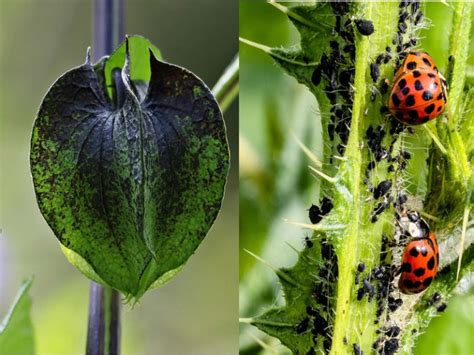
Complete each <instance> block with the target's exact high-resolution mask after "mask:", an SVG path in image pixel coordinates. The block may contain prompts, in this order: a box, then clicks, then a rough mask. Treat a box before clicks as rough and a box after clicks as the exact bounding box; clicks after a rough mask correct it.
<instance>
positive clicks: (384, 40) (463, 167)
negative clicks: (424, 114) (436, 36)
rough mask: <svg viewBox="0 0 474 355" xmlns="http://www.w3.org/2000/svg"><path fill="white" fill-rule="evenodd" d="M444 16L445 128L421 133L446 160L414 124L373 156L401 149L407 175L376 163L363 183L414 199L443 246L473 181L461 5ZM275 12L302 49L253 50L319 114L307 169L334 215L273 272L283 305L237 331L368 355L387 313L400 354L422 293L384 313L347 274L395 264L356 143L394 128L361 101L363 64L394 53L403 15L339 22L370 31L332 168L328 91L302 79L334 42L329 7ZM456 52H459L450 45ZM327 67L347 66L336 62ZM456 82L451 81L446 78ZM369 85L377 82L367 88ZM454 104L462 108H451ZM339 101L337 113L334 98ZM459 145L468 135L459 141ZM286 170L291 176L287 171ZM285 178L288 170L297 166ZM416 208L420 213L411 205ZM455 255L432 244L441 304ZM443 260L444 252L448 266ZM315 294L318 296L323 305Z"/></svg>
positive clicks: (387, 72)
mask: <svg viewBox="0 0 474 355" xmlns="http://www.w3.org/2000/svg"><path fill="white" fill-rule="evenodd" d="M275 6H276V7H277V5H275ZM453 8H454V16H453V23H452V24H451V23H450V24H449V25H450V26H452V33H451V36H452V37H451V38H452V40H451V42H450V43H451V48H450V54H451V55H452V58H453V59H452V60H453V63H454V65H453V66H452V73H450V76H448V80H451V81H453V84H452V85H451V86H450V92H449V97H450V99H449V103H448V107H447V110H446V115H447V116H448V124H446V122H445V120H443V118H440V119H438V122H437V124H436V125H435V124H433V123H430V124H429V125H428V126H429V129H430V130H431V131H433V129H436V132H435V133H432V136H434V137H435V138H437V139H438V140H439V141H441V144H442V145H443V148H445V149H446V151H447V153H442V150H441V149H442V148H440V145H439V144H438V145H437V144H435V143H434V142H433V140H432V138H431V135H429V134H428V133H427V131H426V129H425V128H424V127H417V128H416V129H415V135H410V134H407V133H406V132H405V133H402V134H400V135H398V134H385V136H384V137H383V140H382V147H388V146H391V145H392V146H393V155H392V156H401V152H402V151H408V152H409V153H410V155H411V157H412V159H411V161H410V163H409V164H408V167H407V169H406V170H405V171H402V170H403V169H402V168H400V171H399V172H401V174H399V172H397V173H395V174H393V173H391V172H389V171H388V170H387V168H388V165H389V163H388V162H386V161H384V160H382V161H380V162H377V163H376V164H375V168H374V169H373V171H372V173H371V174H370V176H369V177H368V183H369V184H370V185H371V186H377V185H378V183H380V182H381V181H385V180H389V181H391V182H392V186H394V187H395V186H396V193H395V195H394V196H393V197H394V198H396V197H397V192H399V191H404V192H409V193H410V194H411V195H412V196H411V197H412V198H413V201H411V202H413V203H414V204H415V207H411V208H416V209H420V210H423V209H424V210H425V211H427V212H428V213H430V214H431V215H434V216H436V217H437V218H438V219H437V220H436V222H432V221H430V224H431V227H432V228H433V229H434V230H435V231H436V233H437V234H438V235H439V239H441V240H442V241H445V240H446V241H447V240H448V239H453V238H456V237H457V236H458V235H460V226H461V219H462V216H463V213H464V211H465V209H466V208H469V207H470V202H469V196H470V191H471V190H472V186H470V185H469V184H468V181H469V179H470V178H471V175H472V172H471V166H470V165H469V160H470V159H472V158H471V157H472V153H473V152H472V146H471V147H470V145H471V143H469V142H470V139H468V138H467V137H470V135H471V134H472V122H473V121H472V120H469V117H470V116H471V115H472V111H473V110H472V106H471V103H470V102H471V101H470V99H469V97H468V96H465V95H466V92H465V90H464V76H465V72H464V71H463V68H465V62H466V58H467V55H466V53H467V52H466V51H467V48H468V46H466V45H464V44H465V43H468V42H469V23H468V22H469V20H470V18H471V17H470V12H469V11H470V5H469V4H456V5H453ZM280 10H282V12H284V13H285V14H286V15H287V16H288V17H289V19H290V20H291V21H292V22H293V24H294V25H295V27H296V29H297V30H298V32H299V35H300V39H301V44H300V46H295V47H292V48H289V49H281V48H273V49H268V48H266V47H264V46H261V45H256V47H257V48H260V49H263V50H264V51H265V52H267V53H268V54H269V55H270V56H271V57H272V58H273V59H274V60H275V61H276V62H277V63H278V64H279V65H280V66H281V67H282V68H283V69H284V70H285V72H286V73H288V74H290V75H291V76H293V77H294V78H295V79H296V80H297V81H298V82H299V83H302V84H304V85H305V86H306V87H307V88H308V89H309V90H310V91H311V92H312V93H313V94H314V96H315V97H316V99H317V100H318V105H319V109H320V111H321V115H320V116H319V117H318V115H316V118H313V119H314V120H316V119H320V120H321V126H322V134H321V136H320V137H318V138H322V139H323V146H324V152H323V158H322V159H321V160H322V163H323V164H321V163H319V164H318V162H317V161H314V160H313V161H312V163H313V164H314V165H315V167H316V168H315V169H313V171H315V172H317V173H318V174H319V175H320V176H323V178H324V180H323V182H322V190H323V192H324V194H321V197H322V196H328V197H330V198H331V199H332V200H333V203H334V209H333V210H332V211H331V212H330V213H329V214H328V215H327V216H325V217H324V219H323V221H322V222H321V223H319V224H317V225H315V226H312V227H311V226H309V228H310V229H314V230H315V231H314V232H313V235H312V237H311V240H312V241H313V243H314V247H312V248H305V249H303V250H302V251H301V252H299V257H298V261H297V263H296V264H295V265H294V266H293V267H292V268H282V269H279V270H277V271H276V273H277V276H278V279H279V281H280V284H281V285H282V293H283V296H284V298H285V303H284V304H283V305H280V304H277V305H276V306H274V307H272V308H271V309H270V310H267V312H266V313H264V314H263V315H261V316H258V317H254V318H246V319H245V322H246V323H250V324H253V325H255V326H256V327H258V328H259V329H260V330H263V331H264V332H266V333H267V334H269V335H272V336H275V337H277V338H278V339H279V340H280V341H281V342H282V343H283V344H284V345H286V346H287V347H288V348H289V349H290V350H291V351H293V352H294V353H303V354H304V353H307V352H308V351H310V349H311V348H314V349H316V352H318V351H319V352H324V351H327V349H328V348H329V347H330V348H331V352H332V353H334V354H343V353H349V352H351V351H352V349H353V344H357V345H358V346H360V348H361V349H362V351H363V352H364V353H370V352H371V351H372V347H373V344H374V342H375V341H376V339H377V337H378V336H377V333H376V330H377V329H378V328H381V327H383V326H390V325H392V324H393V322H391V321H387V320H386V319H387V318H386V316H387V315H388V314H389V313H390V318H391V319H392V320H393V321H394V322H395V323H396V324H398V325H400V326H401V328H402V338H400V341H401V344H400V348H401V349H402V350H403V351H404V352H406V353H410V352H411V351H412V347H413V345H414V341H413V339H415V336H414V335H413V334H415V335H416V334H419V333H421V332H423V331H424V330H425V329H426V326H427V325H428V324H429V322H430V320H431V318H432V317H433V316H434V315H435V314H436V312H433V309H432V307H430V308H429V309H426V307H425V310H426V311H424V312H423V311H422V308H423V307H422V306H421V304H422V302H425V303H426V298H427V297H429V296H430V295H431V294H432V292H431V291H430V292H428V293H427V294H426V298H425V297H423V298H422V299H419V300H418V302H419V303H417V302H416V300H414V299H413V296H406V297H405V296H403V300H404V301H406V302H405V304H406V305H405V306H404V307H403V309H400V310H398V311H397V312H393V311H391V312H389V311H388V303H387V299H386V298H381V299H379V300H378V301H377V302H375V301H373V302H369V300H368V299H367V297H364V298H363V299H362V300H361V301H358V300H357V291H358V289H359V288H360V287H361V286H357V284H356V282H355V276H356V275H355V274H356V273H355V269H356V265H357V264H358V263H359V262H360V261H363V262H364V263H365V265H366V269H367V271H366V272H365V273H364V274H363V276H361V279H362V277H368V275H369V274H370V271H372V270H373V269H374V268H375V267H376V266H378V265H379V264H380V263H388V264H390V263H392V265H393V266H396V261H395V264H394V262H393V260H392V255H391V253H388V258H387V259H383V258H381V257H380V254H381V248H382V235H385V236H389V238H390V239H392V236H393V234H394V217H395V216H394V213H395V211H394V209H393V207H391V206H390V205H391V204H390V203H389V204H388V205H389V208H387V209H386V210H385V212H384V213H383V214H381V215H380V216H379V218H378V220H376V221H374V222H375V223H371V218H372V216H373V211H374V209H375V207H376V205H377V204H378V203H379V202H380V201H381V200H379V201H377V200H376V199H375V198H374V197H373V196H372V193H371V192H370V190H369V189H368V186H367V185H368V183H367V181H364V180H365V179H366V177H367V175H366V174H367V173H366V168H367V166H368V163H369V162H370V161H372V160H373V159H374V155H373V154H374V152H373V151H371V150H370V149H369V144H368V140H367V137H366V132H367V130H368V129H369V128H370V127H373V128H374V129H375V130H381V129H384V130H385V132H388V131H390V128H391V127H393V126H394V123H393V122H394V121H393V120H392V119H390V118H387V117H384V116H383V115H381V114H380V108H381V106H382V105H384V104H386V102H385V99H386V97H385V98H383V99H379V97H380V96H378V95H377V99H376V100H375V101H374V102H372V101H371V100H370V96H371V90H370V88H371V86H372V85H373V84H372V79H371V77H370V67H369V64H370V63H373V62H374V61H375V58H376V57H377V56H378V55H379V54H380V53H383V52H384V51H385V48H386V47H387V46H389V47H392V53H394V52H395V47H394V46H393V45H392V38H393V36H394V35H395V34H396V33H397V26H398V18H399V14H400V12H399V11H401V10H400V8H399V4H398V3H383V4H381V3H352V4H351V5H350V14H348V16H347V17H346V18H344V19H343V20H342V21H341V22H342V23H344V22H345V20H347V19H348V18H350V17H352V18H364V19H367V20H371V21H372V22H373V24H374V27H375V32H374V34H373V35H371V36H369V37H365V36H361V35H360V34H358V32H357V30H355V33H356V35H355V42H354V44H355V47H356V57H355V61H354V69H355V75H354V79H353V81H352V82H351V84H350V89H349V90H350V91H351V92H353V101H352V102H351V114H350V115H351V117H350V134H349V139H348V142H347V145H346V149H345V152H344V153H343V157H342V159H334V155H335V154H336V153H335V148H336V145H337V144H338V143H340V142H339V141H338V140H337V138H336V140H335V141H333V140H329V139H328V135H327V133H326V132H328V125H329V124H330V122H329V120H328V118H329V116H330V108H331V105H330V103H329V101H328V99H327V97H326V94H325V91H327V90H328V89H327V88H325V85H326V84H328V82H327V81H326V80H325V79H323V80H322V82H321V83H320V84H319V85H317V86H315V85H314V83H313V80H312V75H313V72H314V70H315V68H316V67H317V66H318V65H319V64H320V61H321V58H322V53H323V52H325V53H328V52H329V41H330V40H337V36H334V35H333V33H332V32H331V30H332V28H333V27H334V21H335V20H334V16H331V14H332V11H331V7H330V5H329V4H327V3H317V4H315V5H309V6H308V5H306V6H299V5H297V6H291V7H289V8H286V7H283V9H281V8H280ZM350 26H353V24H351V25H350ZM422 27H423V25H422V24H421V25H417V24H415V23H414V22H409V23H408V28H407V31H406V32H407V34H405V35H404V37H406V38H411V37H408V36H415V37H416V36H417V32H418V31H419V30H420V29H421V28H422ZM247 43H249V42H247ZM460 43H462V44H463V45H459V44H460ZM250 44H251V43H250ZM441 62H442V61H441ZM334 65H336V64H334ZM337 65H340V66H341V67H342V68H346V67H344V64H340V63H339V64H337ZM346 65H347V62H346ZM347 66H348V65H347ZM380 77H381V78H387V79H388V80H392V78H393V67H392V66H391V65H381V66H380ZM455 77H457V78H458V79H452V78H455ZM378 83H379V81H378V82H377V84H376V85H377V87H378ZM374 85H375V84H374ZM461 102H463V103H465V104H464V105H460V103H461ZM338 103H339V104H341V102H340V101H339V102H338ZM466 122H469V123H466ZM463 136H464V137H466V138H464V139H460V137H463ZM392 140H393V142H392ZM287 164H291V163H290V162H288V163H287ZM392 164H393V163H392ZM294 165H295V166H296V167H297V164H294ZM295 170H296V171H298V169H297V168H296V169H295ZM400 175H402V176H403V179H401V178H400ZM328 176H329V178H328ZM422 203H423V205H424V208H423V207H419V206H421V204H422ZM471 233H472V231H468V234H469V235H470V234H471ZM471 239H472V238H467V240H466V244H465V246H466V247H467V246H468V245H469V244H470V243H471V242H472V240H471ZM332 248H333V250H334V252H335V255H333V256H331V257H330V258H329V259H328V257H327V255H326V256H325V254H327V250H328V249H329V250H331V249H332ZM324 250H326V252H325V251H324ZM458 250H459V249H456V250H455V251H453V250H449V249H448V248H447V247H446V246H445V243H442V258H443V259H442V260H443V263H444V265H446V264H450V270H451V271H450V272H448V271H446V272H445V274H443V273H441V274H440V277H439V278H438V280H437V281H435V282H434V283H433V285H432V286H431V287H430V290H432V291H433V292H434V291H440V292H441V290H443V292H441V293H442V296H443V298H444V299H448V298H449V297H450V296H451V295H452V292H453V289H454V287H455V286H456V284H457V280H456V275H455V271H456V265H455V264H456V263H455V262H453V259H454V261H455V257H456V256H457V255H456V253H457V252H458ZM443 253H444V254H443ZM448 254H454V258H453V257H450V256H449V255H448ZM465 258H466V260H464V262H463V264H462V268H463V269H462V270H463V272H462V273H461V276H462V275H464V271H466V270H468V265H470V263H471V261H472V258H473V256H472V253H471V252H467V253H466V255H465ZM335 264H337V269H338V277H337V278H335V277H333V278H331V275H334V274H335V272H334V267H335ZM444 265H443V266H444ZM389 266H390V265H389ZM328 270H329V273H328V272H327V271H328ZM446 270H448V269H446ZM328 274H329V277H328ZM445 275H446V276H445ZM321 280H323V281H322V282H321ZM259 287H260V286H259ZM374 287H376V290H377V291H378V290H379V284H377V283H376V284H375V286H374ZM318 288H319V289H318ZM321 288H322V292H321ZM322 295H323V296H322ZM324 296H325V297H327V299H324V300H321V297H324ZM410 297H412V298H410ZM307 307H312V308H314V309H315V310H317V312H318V314H319V315H320V316H322V318H323V320H321V319H320V318H319V319H318V318H317V317H316V318H312V319H311V320H310V321H309V326H308V327H307V329H302V327H301V325H302V324H304V322H305V319H307V318H311V317H308V312H307ZM378 307H381V309H382V314H381V317H378V316H377V308H378ZM326 322H327V327H325V325H326V324H325V323H326ZM318 326H319V327H324V328H325V329H324V332H323V333H321V335H322V336H318V338H317V340H316V341H315V340H314V339H313V335H312V334H311V332H310V330H311V329H313V328H317V327H318ZM303 328H304V327H303ZM298 330H299V331H298ZM410 334H411V335H410ZM381 344H382V343H381ZM382 346H383V345H382Z"/></svg>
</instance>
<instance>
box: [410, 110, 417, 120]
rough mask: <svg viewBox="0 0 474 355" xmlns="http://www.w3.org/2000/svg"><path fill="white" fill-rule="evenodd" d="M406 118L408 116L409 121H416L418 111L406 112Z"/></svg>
mask: <svg viewBox="0 0 474 355" xmlns="http://www.w3.org/2000/svg"><path fill="white" fill-rule="evenodd" d="M408 116H410V118H411V119H413V120H416V119H418V111H416V110H410V111H408Z"/></svg>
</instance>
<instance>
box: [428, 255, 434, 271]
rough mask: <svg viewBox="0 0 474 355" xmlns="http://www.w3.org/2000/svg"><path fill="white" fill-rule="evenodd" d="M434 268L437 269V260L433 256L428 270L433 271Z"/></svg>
mask: <svg viewBox="0 0 474 355" xmlns="http://www.w3.org/2000/svg"><path fill="white" fill-rule="evenodd" d="M434 267H435V259H434V256H432V257H431V258H430V260H428V269H429V270H433V269H434Z"/></svg>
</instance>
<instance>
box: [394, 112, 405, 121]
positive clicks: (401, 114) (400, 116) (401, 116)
mask: <svg viewBox="0 0 474 355" xmlns="http://www.w3.org/2000/svg"><path fill="white" fill-rule="evenodd" d="M395 117H397V118H398V119H399V120H403V113H401V112H397V113H395Z"/></svg>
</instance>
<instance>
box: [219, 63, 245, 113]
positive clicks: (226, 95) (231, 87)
mask: <svg viewBox="0 0 474 355" xmlns="http://www.w3.org/2000/svg"><path fill="white" fill-rule="evenodd" d="M212 93H213V94H214V96H215V97H216V100H217V102H218V103H219V106H220V108H221V111H222V112H223V113H224V112H225V111H227V109H228V107H229V106H230V105H231V104H232V102H233V101H234V99H235V98H236V97H237V95H238V94H239V57H238V56H236V57H235V58H234V59H233V60H232V62H231V63H230V64H229V66H228V67H227V68H226V69H225V71H224V73H222V75H221V77H220V78H219V80H217V83H216V85H214V87H213V88H212Z"/></svg>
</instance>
